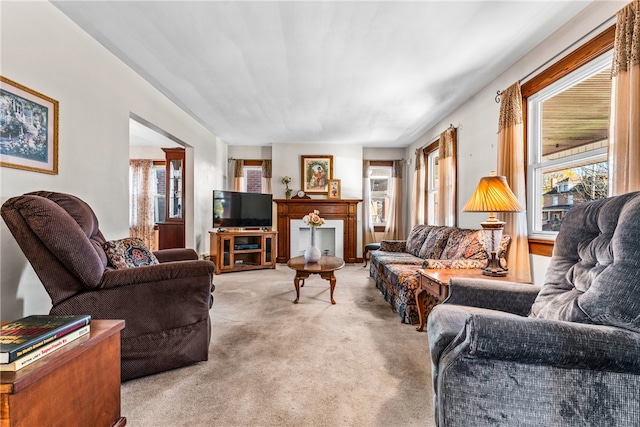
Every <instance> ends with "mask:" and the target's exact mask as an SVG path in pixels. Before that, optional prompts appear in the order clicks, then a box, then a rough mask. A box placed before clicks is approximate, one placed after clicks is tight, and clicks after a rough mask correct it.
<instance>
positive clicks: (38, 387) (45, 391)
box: [0, 320, 127, 427]
mask: <svg viewBox="0 0 640 427" xmlns="http://www.w3.org/2000/svg"><path fill="white" fill-rule="evenodd" d="M123 328H124V320H92V321H91V332H90V334H89V336H88V337H86V336H85V337H82V338H79V339H77V340H75V341H73V342H71V343H69V344H67V345H65V346H64V347H62V348H60V349H59V350H56V351H55V352H53V353H51V354H50V355H48V356H45V357H43V358H42V359H40V360H38V361H36V362H34V363H32V364H31V365H29V366H26V367H24V368H22V369H20V370H18V371H16V372H1V373H0V374H1V375H0V378H1V382H0V426H2V427H11V426H50V425H64V426H78V427H81V426H96V427H114V426H115V427H122V426H124V425H125V424H126V423H127V420H126V418H124V417H122V416H121V415H120V331H121V330H122V329H123Z"/></svg>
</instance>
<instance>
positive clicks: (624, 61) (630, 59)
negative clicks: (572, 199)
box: [609, 0, 640, 196]
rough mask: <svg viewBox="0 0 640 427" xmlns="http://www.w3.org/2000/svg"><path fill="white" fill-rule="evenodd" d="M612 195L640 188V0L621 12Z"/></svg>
mask: <svg viewBox="0 0 640 427" xmlns="http://www.w3.org/2000/svg"><path fill="white" fill-rule="evenodd" d="M611 76H612V81H611V114H610V118H611V120H610V129H609V195H611V196H614V195H618V194H623V193H629V192H632V191H638V190H640V0H635V1H633V2H632V3H629V4H628V5H627V6H625V7H624V8H623V9H621V10H620V11H619V12H618V14H617V22H616V38H615V45H614V51H613V64H612V67H611Z"/></svg>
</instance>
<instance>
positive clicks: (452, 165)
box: [436, 127, 458, 227]
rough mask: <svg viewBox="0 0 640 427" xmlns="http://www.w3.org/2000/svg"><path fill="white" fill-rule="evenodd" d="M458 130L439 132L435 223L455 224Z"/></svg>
mask: <svg viewBox="0 0 640 427" xmlns="http://www.w3.org/2000/svg"><path fill="white" fill-rule="evenodd" d="M457 136H458V132H457V130H456V128H454V127H450V128H448V129H447V130H445V131H444V132H442V133H441V134H440V141H439V143H438V157H439V161H438V165H439V168H438V175H439V176H438V186H439V187H440V188H439V189H438V212H436V219H437V222H436V224H438V225H447V226H449V227H455V225H456V176H457V172H456V164H457V160H456V143H457Z"/></svg>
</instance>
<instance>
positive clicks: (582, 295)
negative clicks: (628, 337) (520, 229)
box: [530, 192, 640, 332]
mask: <svg viewBox="0 0 640 427" xmlns="http://www.w3.org/2000/svg"><path fill="white" fill-rule="evenodd" d="M638 218H640V192H635V193H627V194H623V195H620V196H617V197H611V198H608V199H602V200H596V201H592V202H587V203H583V204H580V205H578V206H576V207H574V208H572V209H571V210H569V212H567V214H566V215H565V217H564V219H563V221H562V226H561V228H560V233H559V234H558V237H557V239H556V241H555V245H554V250H553V257H552V260H551V263H550V265H549V268H548V270H547V274H546V276H545V283H544V285H543V286H542V289H541V291H540V293H539V294H538V297H537V298H536V300H535V302H534V304H533V306H532V309H531V313H530V316H532V317H539V318H545V319H555V320H565V321H571V322H581V323H596V324H601V325H608V326H617V327H620V328H625V329H630V330H632V331H636V332H640V275H638V270H639V269H640V243H639V242H640V221H639V220H638Z"/></svg>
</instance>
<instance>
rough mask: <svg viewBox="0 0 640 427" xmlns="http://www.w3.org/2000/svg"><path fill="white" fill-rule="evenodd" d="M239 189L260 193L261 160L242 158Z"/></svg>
mask: <svg viewBox="0 0 640 427" xmlns="http://www.w3.org/2000/svg"><path fill="white" fill-rule="evenodd" d="M240 191H245V192H247V193H262V160H244V167H243V168H242V186H241V188H240Z"/></svg>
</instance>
